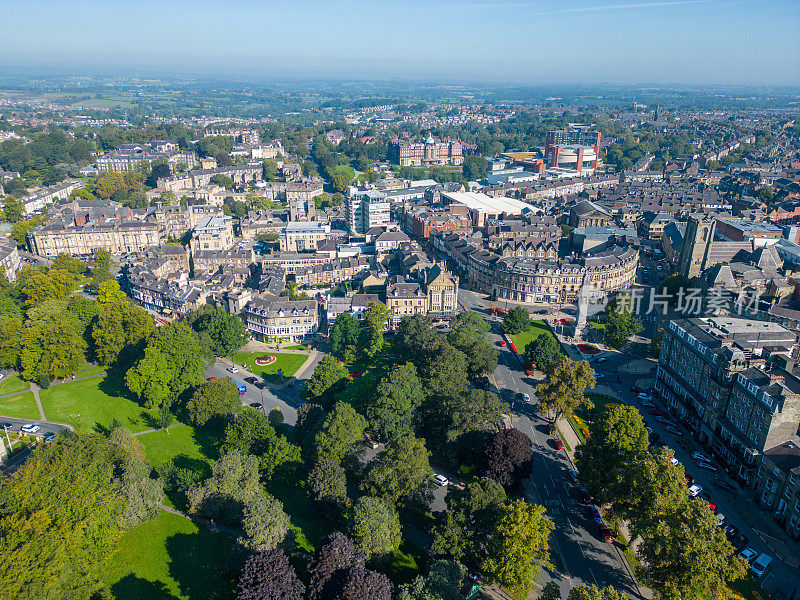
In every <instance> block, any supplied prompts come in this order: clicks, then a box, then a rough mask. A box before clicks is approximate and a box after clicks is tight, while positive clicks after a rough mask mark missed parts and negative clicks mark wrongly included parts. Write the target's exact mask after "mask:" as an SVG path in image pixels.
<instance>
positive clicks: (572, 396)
mask: <svg viewBox="0 0 800 600" xmlns="http://www.w3.org/2000/svg"><path fill="white" fill-rule="evenodd" d="M596 383H597V382H596V380H595V378H594V369H592V367H590V366H589V363H588V362H586V361H585V360H582V361H574V360H572V359H571V358H569V357H566V356H565V357H564V358H562V359H561V360H560V361H559V362H558V364H557V365H556V366H555V367H553V370H552V371H551V372H549V373H547V374H545V378H544V381H542V383H540V384H539V385H538V386H537V387H536V394H537V396H538V398H539V410H540V411H541V412H542V413H544V414H546V415H551V416H552V421H551V422H552V423H555V422H556V421H558V420H559V419H560V418H561V417H569V416H570V415H572V414H573V413H574V412H575V411H576V410H577V409H578V408H579V407H580V406H585V407H587V408H591V407H592V403H591V401H590V400H589V399H588V398H587V397H586V395H585V394H584V391H585V390H586V388H590V389H593V388H594V386H595V384H596Z"/></svg>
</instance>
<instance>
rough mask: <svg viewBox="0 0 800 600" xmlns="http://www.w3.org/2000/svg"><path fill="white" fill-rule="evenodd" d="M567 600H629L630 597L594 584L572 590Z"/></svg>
mask: <svg viewBox="0 0 800 600" xmlns="http://www.w3.org/2000/svg"><path fill="white" fill-rule="evenodd" d="M559 598H560V596H559ZM567 600H628V597H627V596H626V595H625V594H621V593H620V592H618V591H617V590H615V589H614V588H613V587H611V586H608V587H604V588H601V587H597V586H596V585H594V584H591V585H587V584H584V585H579V586H578V587H576V588H572V589H571V590H570V592H569V596H567Z"/></svg>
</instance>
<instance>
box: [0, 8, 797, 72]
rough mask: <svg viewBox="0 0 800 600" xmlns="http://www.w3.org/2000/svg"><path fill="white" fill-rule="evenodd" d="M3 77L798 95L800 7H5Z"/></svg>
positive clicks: (0, 31)
mask: <svg viewBox="0 0 800 600" xmlns="http://www.w3.org/2000/svg"><path fill="white" fill-rule="evenodd" d="M2 5H3V13H4V16H3V23H2V25H0V65H19V66H37V67H38V66H52V67H58V68H63V67H66V68H69V69H71V70H82V69H86V70H89V69H91V68H95V67H121V68H132V69H137V68H141V69H148V70H151V69H157V70H166V71H173V72H187V73H228V74H231V75H238V74H241V73H245V72H252V73H254V74H257V75H265V76H269V75H275V76H286V75H302V76H330V77H335V78H339V77H343V78H350V77H352V78H381V79H394V78H408V79H418V78H424V79H445V80H475V81H511V82H519V83H569V82H586V83H599V82H609V83H626V84H627V83H637V82H660V83H691V84H696V83H709V84H716V83H721V84H754V85H775V84H780V85H800V0H571V1H568V2H565V1H564V0H546V1H542V0H528V1H524V0H509V1H504V0H484V1H482V0H471V1H463V2H462V1H460V0H427V1H424V0H395V1H391V2H389V1H383V0H356V1H349V2H341V1H340V2H335V1H319V0H293V1H292V0H289V1H283V2H272V1H269V0H223V1H219V0H217V1H214V2H210V1H207V0H192V1H186V0H157V1H155V0H133V1H131V0H128V1H124V2H122V1H119V0H60V1H56V0H4V1H3V2H2Z"/></svg>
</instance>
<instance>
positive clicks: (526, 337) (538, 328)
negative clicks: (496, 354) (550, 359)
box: [509, 320, 564, 354]
mask: <svg viewBox="0 0 800 600" xmlns="http://www.w3.org/2000/svg"><path fill="white" fill-rule="evenodd" d="M540 335H550V336H553V337H554V338H555V336H554V335H553V332H552V331H550V328H549V327H548V326H547V325H545V322H544V321H541V320H535V321H531V328H530V329H529V330H528V331H525V332H523V333H518V334H516V335H512V336H509V337H510V338H511V341H512V342H514V345H515V346H516V347H517V352H519V353H520V354H523V353H524V352H525V347H526V346H527V345H528V344H529V343H531V342H532V341H533V340H535V339H536V338H537V337H539V336H540ZM559 348H561V344H559ZM561 352H564V349H563V348H561Z"/></svg>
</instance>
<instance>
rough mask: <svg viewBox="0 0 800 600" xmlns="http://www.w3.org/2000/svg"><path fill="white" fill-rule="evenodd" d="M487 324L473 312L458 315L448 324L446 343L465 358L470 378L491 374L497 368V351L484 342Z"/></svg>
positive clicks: (487, 329) (487, 328)
mask: <svg viewBox="0 0 800 600" xmlns="http://www.w3.org/2000/svg"><path fill="white" fill-rule="evenodd" d="M488 332H489V324H488V323H487V322H486V321H484V320H483V318H482V317H481V316H480V315H479V314H478V313H476V312H474V311H465V312H463V313H460V314H458V315H457V316H456V317H455V318H454V319H453V320H452V321H451V322H450V333H448V334H447V341H448V342H450V345H452V346H453V347H454V348H456V349H457V350H460V351H461V352H463V353H464V355H465V356H466V357H467V369H468V371H469V375H470V376H471V377H480V376H481V375H484V374H486V373H491V372H492V371H494V370H495V368H496V367H497V350H496V349H495V348H494V347H493V346H491V345H490V344H489V343H488V342H487V341H486V334H487V333H488Z"/></svg>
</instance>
